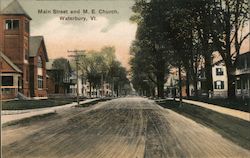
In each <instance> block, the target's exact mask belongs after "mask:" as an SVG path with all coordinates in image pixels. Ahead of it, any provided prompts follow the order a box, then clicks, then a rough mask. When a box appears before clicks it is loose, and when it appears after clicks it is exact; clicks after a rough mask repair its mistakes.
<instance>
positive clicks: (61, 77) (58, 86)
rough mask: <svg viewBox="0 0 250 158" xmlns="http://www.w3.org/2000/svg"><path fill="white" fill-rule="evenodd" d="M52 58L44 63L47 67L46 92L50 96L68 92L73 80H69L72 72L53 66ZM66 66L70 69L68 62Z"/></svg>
mask: <svg viewBox="0 0 250 158" xmlns="http://www.w3.org/2000/svg"><path fill="white" fill-rule="evenodd" d="M53 62H54V60H50V61H49V62H47V64H46V69H47V92H48V95H49V96H50V97H53V96H61V95H67V94H70V93H71V92H70V86H71V85H74V84H75V82H73V80H71V76H72V72H65V71H64V70H63V69H55V68H53ZM68 68H69V69H71V67H70V64H69V63H68Z"/></svg>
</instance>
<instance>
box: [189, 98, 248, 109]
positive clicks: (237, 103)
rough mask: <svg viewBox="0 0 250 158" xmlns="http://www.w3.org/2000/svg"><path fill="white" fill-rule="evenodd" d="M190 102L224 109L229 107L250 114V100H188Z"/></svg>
mask: <svg viewBox="0 0 250 158" xmlns="http://www.w3.org/2000/svg"><path fill="white" fill-rule="evenodd" d="M188 99H189V100H194V101H201V102H205V103H209V104H214V105H218V106H222V107H227V108H230V109H236V110H241V111H245V112H250V99H245V100H243V99H223V98H217V99H206V98H188Z"/></svg>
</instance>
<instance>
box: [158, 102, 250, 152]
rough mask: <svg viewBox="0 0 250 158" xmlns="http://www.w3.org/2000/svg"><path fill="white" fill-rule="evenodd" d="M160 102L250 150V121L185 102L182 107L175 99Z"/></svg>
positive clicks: (165, 106) (161, 104) (163, 105)
mask: <svg viewBox="0 0 250 158" xmlns="http://www.w3.org/2000/svg"><path fill="white" fill-rule="evenodd" d="M158 104H159V105H160V106H162V107H164V108H167V109H171V110H173V111H175V112H177V113H179V114H181V115H184V116H186V117H189V118H191V119H192V120H194V121H196V122H198V123H200V124H203V125H205V126H207V127H209V128H211V129H213V130H214V131H216V132H218V133H219V134H221V135H222V136H223V137H225V138H227V139H229V140H231V141H233V142H234V143H236V144H238V145H240V146H242V147H244V148H246V149H248V150H250V135H249V131H250V122H248V121H245V120H241V119H239V118H235V117H232V116H228V115H225V114H221V113H218V112H215V111H212V110H209V109H205V108H202V107H198V106H195V105H192V104H187V103H183V104H182V106H181V107H180V106H179V102H177V101H173V100H166V101H164V102H159V103H158Z"/></svg>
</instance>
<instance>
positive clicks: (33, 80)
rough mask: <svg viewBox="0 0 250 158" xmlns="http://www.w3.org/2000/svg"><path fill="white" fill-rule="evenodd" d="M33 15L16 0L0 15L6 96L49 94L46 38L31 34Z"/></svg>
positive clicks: (4, 92)
mask: <svg viewBox="0 0 250 158" xmlns="http://www.w3.org/2000/svg"><path fill="white" fill-rule="evenodd" d="M30 20H31V17H30V16H29V15H28V14H27V13H26V11H25V10H24V9H23V8H22V6H21V5H20V4H19V2H18V1H16V0H14V1H13V2H11V3H10V4H9V5H8V6H7V7H6V8H4V9H3V10H2V11H1V14H0V52H1V57H2V60H1V63H0V64H1V72H2V81H3V82H2V85H3V86H2V91H3V99H13V98H16V97H17V95H18V94H19V95H20V96H23V97H33V98H41V97H47V91H46V68H45V67H46V62H47V61H48V56H47V51H46V47H45V42H44V38H43V37H42V36H30Z"/></svg>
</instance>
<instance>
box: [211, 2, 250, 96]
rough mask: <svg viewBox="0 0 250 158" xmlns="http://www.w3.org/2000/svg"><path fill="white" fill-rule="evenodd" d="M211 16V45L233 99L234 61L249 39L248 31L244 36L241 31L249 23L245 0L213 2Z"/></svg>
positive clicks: (229, 94)
mask: <svg viewBox="0 0 250 158" xmlns="http://www.w3.org/2000/svg"><path fill="white" fill-rule="evenodd" d="M211 10H212V13H213V16H212V20H211V25H212V26H213V32H212V37H213V44H214V46H215V48H216V50H217V51H219V53H220V55H221V57H222V59H223V60H224V62H225V66H226V68H227V76H228V97H229V98H233V97H235V76H234V74H233V73H234V71H235V68H236V65H235V63H236V62H235V61H236V60H237V58H238V56H239V54H240V51H241V46H242V44H243V42H244V41H245V40H247V38H248V37H249V30H248V32H246V33H245V34H244V31H243V29H244V28H246V27H247V25H249V24H248V21H249V12H248V1H247V0H233V1H229V0H213V6H212V8H211Z"/></svg>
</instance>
